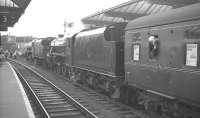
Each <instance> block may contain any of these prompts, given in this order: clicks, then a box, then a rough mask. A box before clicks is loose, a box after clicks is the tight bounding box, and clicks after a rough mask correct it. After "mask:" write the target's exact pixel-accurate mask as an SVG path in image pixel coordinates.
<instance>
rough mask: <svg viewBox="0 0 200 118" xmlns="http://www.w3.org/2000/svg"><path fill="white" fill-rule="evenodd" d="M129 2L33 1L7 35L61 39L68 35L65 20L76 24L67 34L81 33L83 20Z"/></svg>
mask: <svg viewBox="0 0 200 118" xmlns="http://www.w3.org/2000/svg"><path fill="white" fill-rule="evenodd" d="M127 1H129V0H31V2H30V4H29V6H28V7H27V9H26V10H25V13H24V14H23V15H22V16H21V17H20V19H19V21H18V22H17V23H16V24H15V25H14V27H12V28H9V30H8V32H7V33H9V34H10V35H15V36H34V37H47V36H57V35H58V34H62V33H63V32H64V25H63V24H64V20H66V22H74V27H73V28H72V29H71V30H70V29H67V30H66V32H69V31H70V32H71V33H74V32H78V31H80V30H81V29H83V25H82V23H81V19H82V18H84V17H86V16H89V15H91V14H94V13H96V12H98V11H102V10H104V9H107V8H110V7H114V6H116V5H118V4H121V3H124V2H127Z"/></svg>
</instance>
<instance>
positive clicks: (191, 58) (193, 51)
mask: <svg viewBox="0 0 200 118" xmlns="http://www.w3.org/2000/svg"><path fill="white" fill-rule="evenodd" d="M197 49H198V45H197V44H186V65H187V66H197Z"/></svg>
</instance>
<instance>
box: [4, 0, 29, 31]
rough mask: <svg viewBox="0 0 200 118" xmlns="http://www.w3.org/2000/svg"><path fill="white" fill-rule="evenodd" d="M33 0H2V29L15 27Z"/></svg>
mask: <svg viewBox="0 0 200 118" xmlns="http://www.w3.org/2000/svg"><path fill="white" fill-rule="evenodd" d="M30 1H31V0H0V31H7V29H8V27H13V26H14V24H15V23H16V22H17V21H18V20H19V18H20V16H21V15H22V14H23V13H24V11H25V9H26V8H27V6H28V5H29V3H30Z"/></svg>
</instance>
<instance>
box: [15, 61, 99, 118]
mask: <svg viewBox="0 0 200 118" xmlns="http://www.w3.org/2000/svg"><path fill="white" fill-rule="evenodd" d="M12 65H14V68H15V70H16V72H17V74H18V76H19V78H20V79H21V81H22V83H23V85H24V86H25V88H26V89H28V90H27V91H29V94H30V95H29V96H31V98H32V99H33V98H34V100H33V101H34V103H37V105H36V106H37V108H39V111H40V112H38V114H40V116H41V117H42V118H61V117H62V118H63V117H67V118H68V117H69V118H98V116H96V115H94V114H93V113H92V112H90V111H89V110H88V109H86V108H85V107H84V106H83V105H81V104H80V103H79V102H77V101H76V100H75V99H73V98H72V97H71V96H70V95H68V94H66V93H65V92H63V91H62V90H61V89H59V88H57V87H56V86H55V85H54V84H53V83H51V82H50V81H48V80H46V79H45V78H43V77H42V76H40V75H39V74H38V73H37V72H35V71H33V70H31V69H30V68H27V67H24V66H22V65H20V64H17V63H16V62H14V61H12Z"/></svg>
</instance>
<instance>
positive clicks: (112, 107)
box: [22, 67, 151, 118]
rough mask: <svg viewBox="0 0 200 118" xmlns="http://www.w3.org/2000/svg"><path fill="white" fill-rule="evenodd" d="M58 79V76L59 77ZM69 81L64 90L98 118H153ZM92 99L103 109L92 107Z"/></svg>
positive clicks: (54, 80)
mask: <svg viewBox="0 0 200 118" xmlns="http://www.w3.org/2000/svg"><path fill="white" fill-rule="evenodd" d="M31 68H32V69H34V70H35V71H37V72H39V73H40V74H42V76H44V77H45V78H48V75H46V74H44V73H45V72H40V71H38V70H37V69H36V68H34V67H31ZM22 71H23V70H22ZM54 75H55V74H54ZM29 76H31V75H29ZM50 76H51V75H50ZM56 76H59V78H63V77H62V76H61V75H57V74H56ZM57 79H58V77H57ZM57 79H52V80H51V79H50V80H51V81H52V82H53V83H56V82H57ZM58 80H59V79H58ZM65 81H66V79H65ZM57 83H58V82H57ZM67 83H69V84H67ZM67 83H65V84H64V87H62V86H60V87H61V88H62V89H63V90H64V89H67V93H68V94H69V95H70V96H71V97H72V98H73V99H74V100H76V101H77V102H78V103H81V105H82V106H84V107H85V108H86V109H88V110H90V111H91V112H92V113H93V114H95V115H96V116H97V117H98V118H151V117H150V116H149V115H147V114H144V113H142V112H140V111H138V110H136V109H133V108H131V107H128V106H126V105H123V104H121V103H119V102H115V101H113V100H111V99H110V98H108V97H107V96H105V95H102V94H100V93H97V92H96V91H94V90H91V89H90V88H88V87H85V86H83V85H80V84H78V83H74V82H71V81H67ZM72 86H73V87H72ZM71 88H74V89H75V90H71ZM46 92H48V93H50V94H53V93H51V91H46ZM65 92H66V91H65ZM49 97H50V96H49ZM91 99H92V100H93V101H95V103H97V104H99V105H98V106H101V107H102V108H100V109H101V110H99V109H98V108H97V107H98V106H95V107H92V105H91V104H90V100H91ZM105 112H107V113H105ZM108 114H109V115H108ZM113 114H114V115H113ZM75 118H76V117H75Z"/></svg>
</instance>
